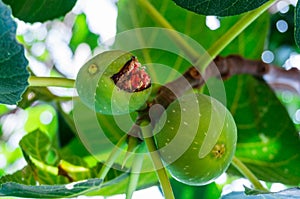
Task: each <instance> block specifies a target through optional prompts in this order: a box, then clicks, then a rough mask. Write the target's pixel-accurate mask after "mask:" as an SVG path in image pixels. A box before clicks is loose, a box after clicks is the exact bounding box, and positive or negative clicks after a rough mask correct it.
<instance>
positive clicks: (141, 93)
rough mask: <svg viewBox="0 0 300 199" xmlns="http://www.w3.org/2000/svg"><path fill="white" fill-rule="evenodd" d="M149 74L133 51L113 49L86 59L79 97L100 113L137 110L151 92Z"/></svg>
mask: <svg viewBox="0 0 300 199" xmlns="http://www.w3.org/2000/svg"><path fill="white" fill-rule="evenodd" d="M150 81H151V80H150V77H149V75H148V74H147V73H146V72H145V70H144V68H143V67H141V64H140V63H139V62H138V60H137V58H136V57H134V56H132V54H130V53H127V52H123V51H119V50H114V51H107V52H103V53H101V54H99V55H97V56H95V57H93V58H92V59H91V60H89V61H88V62H87V63H86V64H85V65H84V66H83V67H82V68H81V69H80V71H79V73H78V75H77V79H76V88H77V91H78V94H79V97H80V98H81V100H82V101H83V102H84V103H85V104H86V105H87V106H88V107H90V108H91V109H93V110H95V111H96V112H100V113H102V114H109V115H119V114H124V113H130V112H132V111H135V110H137V109H139V108H140V107H141V106H142V105H143V104H144V103H145V101H146V100H147V99H148V96H149V94H150V90H151V89H150V85H151V82H150Z"/></svg>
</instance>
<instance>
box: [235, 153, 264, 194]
mask: <svg viewBox="0 0 300 199" xmlns="http://www.w3.org/2000/svg"><path fill="white" fill-rule="evenodd" d="M231 164H232V165H233V166H234V167H235V168H236V169H237V170H238V171H239V172H240V173H241V174H242V175H243V176H245V177H246V178H247V179H248V180H249V181H250V182H251V183H252V184H253V186H254V188H255V189H257V190H261V191H266V192H268V189H266V188H265V187H264V186H263V185H262V184H261V183H260V182H259V180H258V179H257V177H256V176H255V175H254V173H252V171H251V170H250V169H249V168H248V167H247V166H246V165H245V164H244V163H243V162H242V161H241V160H239V159H238V158H237V157H236V156H234V157H233V159H232V162H231Z"/></svg>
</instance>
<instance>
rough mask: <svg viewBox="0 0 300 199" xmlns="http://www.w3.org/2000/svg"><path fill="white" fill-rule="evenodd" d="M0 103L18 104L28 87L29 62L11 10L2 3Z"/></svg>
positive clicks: (0, 23)
mask: <svg viewBox="0 0 300 199" xmlns="http://www.w3.org/2000/svg"><path fill="white" fill-rule="evenodd" d="M0 18H1V20H0V82H1V83H0V103H4V104H16V103H17V102H18V101H20V100H21V95H22V93H23V92H24V91H25V89H26V87H27V86H28V82H27V79H28V77H29V73H28V71H27V70H26V67H27V64H28V61H27V59H26V58H25V56H24V48H23V46H22V45H20V44H19V43H17V41H16V23H15V22H14V21H13V20H12V18H11V11H10V9H9V8H8V7H7V6H6V5H4V4H3V3H2V1H0Z"/></svg>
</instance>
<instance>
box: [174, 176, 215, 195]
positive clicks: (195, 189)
mask: <svg viewBox="0 0 300 199" xmlns="http://www.w3.org/2000/svg"><path fill="white" fill-rule="evenodd" d="M171 185H172V188H173V192H174V196H175V198H176V199H185V198H198V197H199V196H201V198H205V199H219V198H220V196H221V191H220V190H219V189H218V187H217V185H216V184H215V183H210V184H208V185H204V186H189V185H186V184H183V183H181V182H178V181H176V180H174V179H172V180H171Z"/></svg>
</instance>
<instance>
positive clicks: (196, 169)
mask: <svg viewBox="0 0 300 199" xmlns="http://www.w3.org/2000/svg"><path fill="white" fill-rule="evenodd" d="M165 113H166V114H165V115H164V116H162V117H161V118H160V120H159V122H158V124H157V125H156V128H155V131H154V133H156V135H155V139H156V144H157V147H158V149H159V152H160V155H161V158H162V160H163V162H164V164H165V166H166V167H167V169H168V170H169V172H170V174H171V175H172V176H173V177H174V178H175V179H177V180H178V181H180V182H182V183H185V184H188V185H205V184H208V183H210V182H211V181H213V180H214V179H215V178H217V177H219V176H220V175H221V174H222V173H224V172H225V170H226V169H227V168H228V166H229V165H230V162H231V160H232V158H233V155H234V153H235V148H236V141H237V129H236V125H235V122H234V120H233V117H232V116H231V114H230V112H229V111H228V110H227V109H226V107H225V106H223V105H222V104H221V103H220V102H218V101H217V100H216V99H214V98H212V97H209V96H206V95H202V94H200V95H194V94H190V95H185V96H183V97H181V98H179V99H178V100H176V101H174V102H173V103H171V104H170V105H169V107H168V108H167V110H166V112H165Z"/></svg>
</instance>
